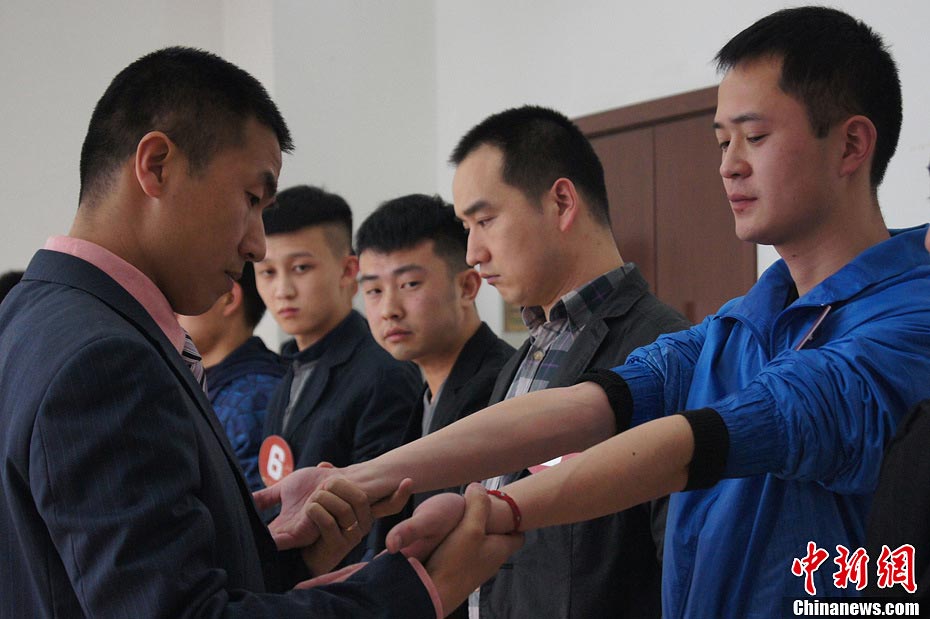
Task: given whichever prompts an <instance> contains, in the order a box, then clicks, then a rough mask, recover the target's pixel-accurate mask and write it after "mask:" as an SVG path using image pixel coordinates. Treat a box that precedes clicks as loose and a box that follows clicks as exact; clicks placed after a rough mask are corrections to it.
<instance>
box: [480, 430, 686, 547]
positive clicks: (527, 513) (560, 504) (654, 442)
mask: <svg viewBox="0 0 930 619" xmlns="http://www.w3.org/2000/svg"><path fill="white" fill-rule="evenodd" d="M693 452H694V435H693V433H692V430H691V426H690V425H689V423H688V421H687V420H686V419H685V418H684V417H683V416H681V415H672V416H670V417H666V418H662V419H658V420H656V421H652V422H649V423H646V424H643V425H640V426H637V427H635V428H633V429H631V430H628V431H626V432H623V433H622V434H619V435H617V436H615V437H613V438H611V439H609V440H607V441H605V442H603V443H601V444H599V445H597V446H595V447H592V448H591V449H589V450H587V451H585V452H584V453H582V454H581V455H579V456H578V457H576V458H572V459H570V460H567V461H565V462H563V463H562V464H559V465H558V466H555V467H552V468H551V469H549V470H547V471H544V472H542V473H539V474H537V475H533V476H531V477H527V478H524V479H521V480H519V481H517V482H514V483H513V484H510V485H508V486H506V487H505V488H503V491H504V492H506V493H507V494H509V495H510V496H511V497H513V498H514V500H515V501H516V503H517V505H519V507H520V510H521V512H522V515H523V522H522V524H521V527H520V530H521V531H523V530H531V529H537V528H541V527H547V526H553V525H559V524H568V523H573V522H581V521H584V520H591V519H593V518H598V517H600V516H604V515H606V514H611V513H614V512H618V511H621V510H624V509H628V508H630V507H632V506H634V505H638V504H639V503H643V502H645V501H648V500H651V499H654V498H656V497H660V496H664V495H666V494H669V493H671V492H677V491H679V490H682V489H683V488H684V487H685V485H686V484H687V482H688V470H689V464H690V462H691V458H692V454H693ZM492 510H493V511H492V515H491V518H490V520H489V526H491V527H493V528H492V529H491V532H505V531H510V530H512V529H513V518H512V515H511V511H510V508H509V507H508V506H507V504H506V503H505V502H504V501H494V502H493V505H492Z"/></svg>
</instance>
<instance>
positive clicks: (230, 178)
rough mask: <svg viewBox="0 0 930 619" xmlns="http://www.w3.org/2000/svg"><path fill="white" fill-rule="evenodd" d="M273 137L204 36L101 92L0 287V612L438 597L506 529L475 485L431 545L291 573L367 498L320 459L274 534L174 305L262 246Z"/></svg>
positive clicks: (248, 86)
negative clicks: (499, 528)
mask: <svg viewBox="0 0 930 619" xmlns="http://www.w3.org/2000/svg"><path fill="white" fill-rule="evenodd" d="M291 146H292V145H291V137H290V133H289V131H288V129H287V126H286V124H285V122H284V119H283V118H282V117H281V115H280V113H279V112H278V109H277V107H276V106H275V104H274V103H273V102H272V100H271V99H270V97H269V96H268V94H267V92H266V91H265V89H264V88H263V87H262V86H261V84H260V83H259V82H258V81H257V80H255V78H253V77H252V76H251V75H249V74H248V73H246V72H245V71H242V70H241V69H239V68H238V67H236V66H234V65H232V64H230V63H228V62H226V61H225V60H223V59H221V58H219V57H217V56H215V55H213V54H210V53H207V52H203V51H200V50H195V49H190V48H181V47H174V48H167V49H163V50H159V51H156V52H152V53H150V54H148V55H146V56H144V57H142V58H140V59H138V60H136V61H135V62H133V63H132V64H130V65H129V66H128V67H126V68H125V69H123V70H122V71H121V72H120V73H119V74H118V75H117V76H116V77H115V78H114V79H113V81H112V82H111V83H110V85H109V87H108V88H107V90H106V92H105V93H104V94H103V96H102V97H101V99H100V100H99V101H98V103H97V105H96V107H95V108H94V112H93V114H92V116H91V120H90V124H89V127H88V131H87V136H86V138H85V140H84V145H83V147H82V150H81V165H80V180H81V189H80V198H79V205H78V209H77V214H76V215H75V219H74V223H73V225H72V227H71V230H70V233H69V235H67V236H57V237H52V238H51V239H49V241H48V242H47V243H46V245H45V248H44V249H42V250H40V251H38V252H37V253H36V255H35V256H34V257H33V259H32V261H31V262H30V264H29V266H28V268H27V269H26V272H25V274H24V275H23V279H22V282H21V283H20V284H18V285H17V286H16V287H14V289H13V290H12V291H11V292H10V294H9V296H8V297H7V298H6V299H4V301H3V303H2V305H0V547H2V548H3V560H2V561H0V617H3V618H7V617H9V618H14V617H220V616H223V617H284V616H287V617H294V616H301V617H304V616H306V617H311V616H312V617H349V616H351V617H368V616H382V617H383V616H385V615H390V616H397V617H417V616H441V615H442V614H443V610H442V607H443V604H446V605H450V606H454V605H457V604H459V603H460V602H461V601H462V600H464V599H465V596H466V594H467V591H468V590H470V589H471V588H472V587H474V586H475V585H477V583H479V582H481V580H482V579H483V578H486V577H487V575H489V574H490V573H491V571H492V570H493V569H494V568H496V566H498V565H500V562H502V561H503V559H504V557H506V556H507V554H509V553H510V552H512V550H513V549H514V548H515V547H516V546H517V545H518V543H519V539H518V536H488V535H484V534H483V533H482V532H483V529H484V528H485V525H486V520H487V518H486V515H487V508H488V499H487V497H486V496H484V495H483V494H482V493H480V492H476V491H475V489H474V488H472V489H470V490H469V493H468V495H467V496H466V504H467V505H466V509H467V510H468V513H469V514H470V518H469V520H470V524H469V525H467V526H461V527H458V528H457V529H455V530H453V531H452V532H451V534H450V535H449V536H448V538H446V539H445V540H444V541H443V542H442V545H441V546H439V552H436V553H435V554H433V555H432V556H429V558H427V556H428V555H429V551H425V552H420V553H418V554H417V555H416V557H418V558H409V559H408V558H406V557H404V556H403V555H401V554H396V555H391V556H384V557H380V558H378V559H376V560H375V561H373V562H372V563H371V564H370V565H369V566H367V567H366V568H364V569H362V570H361V571H359V572H357V573H355V574H354V575H353V576H351V577H350V578H349V579H348V580H347V581H346V582H344V583H342V584H341V585H339V586H336V587H320V588H314V589H305V590H292V588H293V587H294V585H295V584H297V582H298V580H300V579H301V578H306V577H308V576H309V575H310V574H311V572H310V570H311V569H313V566H320V565H322V564H324V563H329V564H330V565H331V564H332V563H333V561H334V560H338V558H339V556H341V554H342V551H343V550H344V549H345V548H346V547H348V543H349V542H352V541H353V539H354V541H358V539H359V537H357V536H359V535H360V533H359V532H360V531H363V530H365V528H366V527H367V526H370V523H371V518H372V516H373V515H377V513H378V510H377V509H370V508H369V505H368V503H369V502H368V498H367V496H365V495H364V493H362V492H361V490H360V489H359V488H358V487H356V486H354V485H353V484H351V483H350V482H348V481H347V480H345V479H335V480H333V483H331V484H330V485H328V487H327V489H325V490H322V491H321V492H319V493H317V495H316V498H315V502H314V503H312V504H311V505H309V506H308V512H306V514H307V516H308V517H309V518H310V520H311V521H313V522H314V523H315V525H314V526H315V528H316V532H315V534H313V535H311V536H310V537H311V538H313V540H315V542H314V543H312V545H310V546H307V547H305V548H302V549H301V550H300V551H289V552H279V551H278V550H277V548H276V547H275V544H274V541H273V540H272V538H271V536H270V535H269V532H268V530H267V528H266V527H265V526H264V525H263V524H262V522H261V520H260V518H259V515H258V513H257V512H256V509H255V505H254V503H253V500H252V497H251V496H250V493H249V490H248V487H247V486H246V483H245V479H244V478H243V476H242V473H241V471H240V468H239V465H238V463H237V461H236V455H235V454H234V453H233V451H232V449H231V448H230V446H229V442H228V441H227V439H226V437H225V433H224V431H223V428H222V427H220V425H219V423H218V422H217V419H216V416H215V415H214V413H213V410H212V409H211V406H210V403H209V401H208V400H207V397H206V394H205V393H204V391H203V385H202V382H201V378H202V374H203V365H202V363H200V362H199V354H198V353H197V351H196V348H195V346H194V345H193V343H192V342H191V341H190V338H189V337H187V336H186V334H185V333H184V331H183V329H182V328H181V326H180V325H179V324H178V322H177V320H176V318H175V313H181V314H199V313H201V312H204V311H206V310H208V309H209V308H210V307H211V306H212V305H213V304H214V303H215V301H216V300H217V298H219V297H220V296H221V295H223V294H226V293H227V292H229V291H230V289H231V288H232V286H233V282H234V281H235V280H236V279H238V278H239V276H240V274H241V273H242V271H243V269H244V265H245V263H246V262H251V261H255V260H260V259H261V258H262V257H263V256H264V253H265V245H264V235H263V233H262V220H261V214H262V210H263V209H264V208H266V207H267V206H268V205H269V204H271V202H272V201H273V200H274V194H275V191H276V185H277V179H278V175H279V172H280V169H281V152H282V150H283V151H289V150H290V149H291ZM395 492H396V493H397V496H396V497H395V500H394V501H393V503H394V505H393V506H391V505H389V506H387V508H388V510H390V509H391V508H393V507H396V508H399V507H400V506H399V505H396V504H397V503H399V502H400V501H401V500H402V499H403V498H404V492H403V490H402V489H399V492H398V489H395ZM389 494H390V493H389ZM456 498H457V499H458V497H456ZM353 527H354V529H353V530H352V531H348V529H351V528H353ZM479 533H480V534H479ZM313 540H309V539H308V540H307V541H308V542H311V541H313ZM476 545H477V547H476ZM431 546H432V547H435V544H432V545H431ZM475 553H477V554H475ZM466 557H467V558H469V560H477V561H479V562H481V563H482V564H483V566H482V567H479V568H478V569H473V568H472V566H471V564H469V565H463V563H464V561H465V559H466ZM419 559H422V560H423V561H424V563H423V564H421V563H420V561H419ZM424 566H425V570H424Z"/></svg>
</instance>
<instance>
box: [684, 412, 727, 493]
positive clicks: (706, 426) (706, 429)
mask: <svg viewBox="0 0 930 619" xmlns="http://www.w3.org/2000/svg"><path fill="white" fill-rule="evenodd" d="M681 415H682V416H684V418H685V419H687V420H688V423H689V424H691V432H693V433H694V456H693V457H692V458H691V464H690V465H689V466H688V485H687V486H685V490H699V489H701V488H709V487H711V486H713V485H714V484H716V483H717V482H718V481H720V480H721V479H722V478H723V472H724V470H725V469H726V466H727V454H729V452H730V432H729V430H727V426H726V424H725V423H724V422H723V417H721V416H720V413H718V412H717V411H715V410H714V409H712V408H700V409H697V410H691V411H684V412H682V413H681Z"/></svg>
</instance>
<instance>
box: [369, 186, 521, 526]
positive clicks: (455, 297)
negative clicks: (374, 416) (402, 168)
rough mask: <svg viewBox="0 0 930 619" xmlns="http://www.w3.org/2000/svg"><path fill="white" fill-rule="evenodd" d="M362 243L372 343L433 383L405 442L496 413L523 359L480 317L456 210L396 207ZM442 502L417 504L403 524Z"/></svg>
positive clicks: (374, 223) (380, 214) (440, 205)
mask: <svg viewBox="0 0 930 619" xmlns="http://www.w3.org/2000/svg"><path fill="white" fill-rule="evenodd" d="M355 238H356V249H357V250H358V254H359V281H360V283H361V288H362V295H363V297H364V300H365V311H366V313H367V317H368V324H369V326H370V327H371V331H372V334H373V335H374V337H375V340H376V341H377V342H378V344H380V345H381V346H382V347H383V348H384V349H385V350H387V351H388V352H389V353H391V355H392V356H393V357H394V358H395V359H398V360H404V361H412V362H414V363H415V364H416V365H417V366H418V367H419V368H420V371H421V372H422V373H423V376H424V378H425V381H424V384H423V388H422V390H421V392H422V396H421V397H420V398H419V399H418V401H417V403H416V405H415V406H414V409H413V412H412V414H411V416H410V419H409V421H408V424H407V430H406V433H405V435H404V443H409V442H411V441H414V440H416V439H418V438H420V437H421V436H425V435H427V434H429V433H431V432H436V431H437V430H440V429H441V428H444V427H446V426H447V425H449V424H450V423H453V422H455V421H458V420H459V419H462V418H463V417H466V416H467V415H470V414H471V413H473V412H475V411H476V410H480V409H482V408H484V407H485V406H487V404H488V399H489V398H490V396H491V389H492V388H493V387H494V382H495V381H496V380H497V376H498V374H500V371H501V368H502V367H503V366H504V363H506V362H507V360H508V359H509V358H510V357H511V356H512V355H513V353H514V352H516V351H515V350H514V349H513V347H512V346H510V345H509V344H508V343H507V342H505V341H504V340H502V339H501V338H499V337H497V336H496V335H495V334H494V332H493V331H491V329H490V327H488V326H487V325H486V324H485V323H484V322H482V321H481V318H480V317H479V316H478V309H477V307H475V296H476V295H477V294H478V289H479V287H480V286H481V278H480V277H479V276H478V273H477V272H476V271H475V270H474V269H472V268H471V267H469V266H468V264H467V263H466V262H465V251H466V245H467V242H468V237H467V235H466V233H465V230H464V229H463V228H462V224H461V222H459V221H458V220H457V219H456V217H455V212H454V211H453V209H452V205H450V204H446V203H445V202H443V200H442V198H440V197H439V196H426V195H422V194H414V195H409V196H403V197H400V198H396V199H394V200H390V201H388V202H385V203H384V204H382V205H381V206H380V207H378V209H377V210H376V211H375V212H374V213H372V214H371V215H370V216H369V217H368V219H366V220H365V221H364V222H363V223H362V225H361V226H360V227H359V229H358V232H357V233H356V237H355ZM447 490H451V491H457V488H449V489H447ZM436 493H437V492H436V491H434V492H425V493H419V494H416V495H414V496H413V497H412V499H411V505H410V509H408V510H406V511H405V512H402V513H401V514H399V515H398V517H399V518H403V517H405V516H409V514H410V511H411V510H412V509H413V508H415V507H416V506H417V505H419V504H420V503H421V502H422V501H423V500H425V499H426V498H428V497H429V496H432V495H433V494H436ZM383 526H385V527H386V528H387V527H388V526H389V523H384V525H383Z"/></svg>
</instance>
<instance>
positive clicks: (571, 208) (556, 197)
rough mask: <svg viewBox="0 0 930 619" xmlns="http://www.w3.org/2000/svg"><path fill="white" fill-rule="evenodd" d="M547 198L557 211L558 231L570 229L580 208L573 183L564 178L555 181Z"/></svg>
mask: <svg viewBox="0 0 930 619" xmlns="http://www.w3.org/2000/svg"><path fill="white" fill-rule="evenodd" d="M549 198H550V199H551V200H552V202H553V203H554V204H555V205H556V207H557V209H558V210H557V213H558V218H559V230H561V231H562V232H565V231H566V230H568V229H569V228H571V227H572V224H573V223H574V222H575V218H576V217H577V216H578V211H579V208H580V207H579V199H578V191H577V190H576V189H575V183H573V182H572V181H570V180H569V179H567V178H564V177H563V178H559V179H557V180H556V181H555V182H554V183H552V187H550V188H549Z"/></svg>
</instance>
